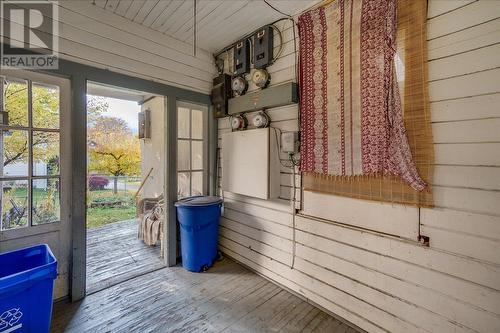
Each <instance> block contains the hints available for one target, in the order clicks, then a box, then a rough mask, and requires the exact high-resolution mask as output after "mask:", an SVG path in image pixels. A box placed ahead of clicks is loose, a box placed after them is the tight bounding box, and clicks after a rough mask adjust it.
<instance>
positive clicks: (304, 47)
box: [298, 0, 433, 206]
mask: <svg viewBox="0 0 500 333" xmlns="http://www.w3.org/2000/svg"><path fill="white" fill-rule="evenodd" d="M425 20H426V2H425V1H411V0H399V1H398V0H350V1H348V0H337V1H334V2H332V3H330V4H328V5H325V6H321V7H319V8H316V9H313V10H311V11H308V12H306V13H304V14H303V15H301V16H300V17H299V22H298V25H299V36H300V84H301V85H300V87H301V132H302V146H301V171H302V172H303V174H304V188H305V189H306V190H312V191H321V192H327V193H333V194H339V195H344V196H350V197H355V198H362V199H371V200H380V201H390V202H400V203H411V204H416V205H421V206H431V205H432V196H431V191H430V186H429V185H428V182H429V180H430V177H431V175H432V174H431V171H432V168H431V165H432V162H433V152H432V132H431V129H430V117H429V109H428V100H427V82H426V79H427V74H426V70H427V68H426V47H425ZM415 73H418V75H415ZM408 128H410V129H411V130H409V131H407V129H408Z"/></svg>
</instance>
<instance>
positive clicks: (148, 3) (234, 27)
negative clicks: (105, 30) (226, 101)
mask: <svg viewBox="0 0 500 333" xmlns="http://www.w3.org/2000/svg"><path fill="white" fill-rule="evenodd" d="M90 1H91V2H92V3H93V4H95V5H96V6H98V7H101V8H103V9H105V10H106V11H109V12H113V13H114V14H116V15H120V16H123V17H125V18H127V19H129V20H131V21H134V22H136V23H139V24H142V25H144V26H146V27H148V28H151V29H154V30H157V31H160V32H162V33H164V34H166V35H169V36H171V37H174V38H176V39H178V40H181V41H184V42H187V43H190V44H192V43H193V40H194V28H193V26H194V24H193V22H194V20H193V16H194V1H195V0H90ZM196 2H197V5H196V21H197V27H196V30H197V46H198V47H200V48H202V49H205V50H207V51H210V52H215V51H217V50H220V49H222V48H224V47H225V46H227V45H229V44H231V43H233V42H235V41H237V40H238V39H239V38H240V37H241V36H243V35H245V34H247V33H249V32H251V31H253V30H255V29H257V28H259V27H260V26H263V25H265V24H268V23H271V22H273V21H274V20H276V19H279V18H282V17H284V16H283V15H282V14H280V13H278V12H276V11H275V10H273V9H272V8H271V7H269V6H268V5H267V4H266V3H265V2H264V1H263V0H196ZM268 2H269V3H270V4H272V5H273V6H274V7H275V8H277V9H279V10H280V11H282V12H284V13H287V14H291V15H294V14H297V13H300V12H301V11H303V10H304V9H306V8H308V7H310V6H312V5H313V4H315V3H317V2H319V0H268Z"/></svg>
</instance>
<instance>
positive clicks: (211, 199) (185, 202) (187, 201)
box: [175, 195, 223, 207]
mask: <svg viewBox="0 0 500 333" xmlns="http://www.w3.org/2000/svg"><path fill="white" fill-rule="evenodd" d="M222 202H223V200H222V198H221V197H216V196H204V195H197V196H193V197H188V198H184V199H181V200H179V201H177V202H176V203H175V206H176V207H200V206H211V205H217V204H220V203H222Z"/></svg>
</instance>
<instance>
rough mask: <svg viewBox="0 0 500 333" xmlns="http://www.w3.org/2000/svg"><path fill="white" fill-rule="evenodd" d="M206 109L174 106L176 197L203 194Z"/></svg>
mask: <svg viewBox="0 0 500 333" xmlns="http://www.w3.org/2000/svg"><path fill="white" fill-rule="evenodd" d="M207 127H208V109H207V107H206V106H203V105H197V104H192V103H185V102H178V103H177V196H178V197H179V198H185V197H188V196H193V195H205V194H207V188H208V186H207V178H208V176H207V169H208V162H207V161H208V156H207V152H208V146H207V140H206V137H207Z"/></svg>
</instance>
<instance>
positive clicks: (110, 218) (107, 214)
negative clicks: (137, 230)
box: [87, 206, 135, 228]
mask: <svg viewBox="0 0 500 333" xmlns="http://www.w3.org/2000/svg"><path fill="white" fill-rule="evenodd" d="M133 218H135V206H124V207H106V208H101V207H99V208H87V228H95V227H99V226H101V225H105V224H109V223H113V222H118V221H124V220H130V219H133Z"/></svg>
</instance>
